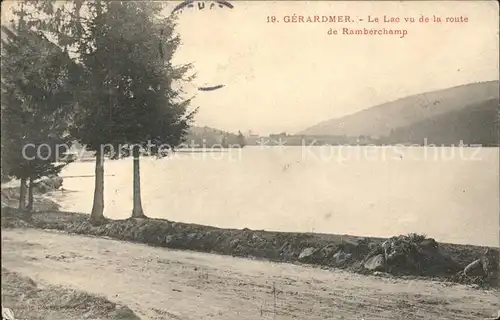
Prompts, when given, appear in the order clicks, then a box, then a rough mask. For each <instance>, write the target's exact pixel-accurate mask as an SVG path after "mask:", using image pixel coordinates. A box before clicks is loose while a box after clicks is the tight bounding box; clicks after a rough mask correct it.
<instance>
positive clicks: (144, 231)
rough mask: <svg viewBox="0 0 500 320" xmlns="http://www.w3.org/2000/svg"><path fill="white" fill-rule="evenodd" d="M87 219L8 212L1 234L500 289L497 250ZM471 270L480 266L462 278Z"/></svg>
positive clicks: (407, 239)
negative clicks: (51, 233) (18, 231)
mask: <svg viewBox="0 0 500 320" xmlns="http://www.w3.org/2000/svg"><path fill="white" fill-rule="evenodd" d="M87 219H88V215H86V214H81V213H70V212H36V213H34V214H33V215H32V217H31V219H29V220H28V219H24V218H23V217H22V215H21V214H19V212H17V210H15V209H11V208H4V209H3V210H2V228H38V229H49V230H59V231H64V232H68V233H74V234H82V235H91V236H98V237H109V238H112V239H117V240H123V241H131V242H138V243H144V244H148V245H152V246H158V247H166V248H171V249H180V250H192V251H199V252H208V253H216V254H222V255H232V256H237V257H245V258H257V259H265V260H270V261H274V262H287V263H304V264H310V265H316V266H321V267H324V268H338V269H345V270H349V271H353V272H356V273H362V274H374V275H380V276H396V277H405V276H410V277H424V278H433V279H438V280H440V281H449V282H456V283H462V284H476V285H481V286H485V287H488V286H489V287H491V286H493V287H496V286H498V280H497V279H498V267H499V263H498V255H499V251H498V248H486V247H478V246H471V245H458V244H447V243H437V242H436V241H434V239H431V238H426V237H425V236H421V235H416V234H409V235H401V236H397V237H392V238H390V239H382V238H372V237H358V236H350V235H334V234H315V233H292V232H271V231H261V230H249V229H242V230H238V229H221V228H215V227H210V226H203V225H195V224H187V223H178V222H172V221H168V220H163V219H127V220H107V221H106V222H105V223H103V224H102V225H99V226H94V225H91V224H90V223H89V222H88V220H87ZM478 261H479V262H478ZM471 262H475V264H474V265H473V266H472V267H470V268H469V269H468V270H467V274H464V269H466V268H467V267H468V266H469V265H471Z"/></svg>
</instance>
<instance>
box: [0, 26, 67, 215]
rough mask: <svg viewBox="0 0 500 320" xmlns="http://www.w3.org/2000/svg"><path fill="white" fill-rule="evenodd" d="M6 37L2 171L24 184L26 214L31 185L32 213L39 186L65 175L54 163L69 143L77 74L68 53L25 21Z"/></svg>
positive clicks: (22, 206)
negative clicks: (45, 179)
mask: <svg viewBox="0 0 500 320" xmlns="http://www.w3.org/2000/svg"><path fill="white" fill-rule="evenodd" d="M2 33H3V35H4V37H3V39H2V167H3V168H2V169H3V170H4V172H5V174H6V175H11V176H14V177H16V178H18V179H20V181H21V185H20V201H19V209H21V210H24V209H26V187H27V186H26V183H27V181H29V182H30V192H29V198H30V199H29V200H30V201H29V206H28V209H32V203H33V198H32V194H33V185H34V181H35V180H36V179H38V178H40V177H43V176H46V175H51V174H57V173H58V172H59V171H60V169H61V166H60V165H55V164H54V162H55V161H56V160H58V159H57V158H58V156H59V155H60V151H61V150H60V149H58V146H59V145H65V144H66V143H67V140H66V136H65V131H66V129H67V121H66V120H67V116H68V114H69V113H70V110H71V101H72V94H71V91H70V90H68V89H69V85H68V84H69V82H71V81H72V76H71V75H72V72H73V71H74V70H72V68H71V64H69V63H68V62H69V61H70V59H69V57H68V55H67V53H66V52H63V51H62V50H61V49H60V48H59V47H57V46H55V45H54V44H52V43H51V42H50V41H48V39H47V38H46V37H45V36H44V35H43V34H41V33H38V32H35V31H32V30H29V29H28V28H27V27H26V25H25V24H24V23H23V21H22V20H21V21H20V22H19V23H18V24H17V25H12V26H11V27H10V28H9V27H6V26H3V27H2ZM4 166H5V167H4Z"/></svg>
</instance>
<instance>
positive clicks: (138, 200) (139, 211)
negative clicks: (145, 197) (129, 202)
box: [132, 146, 146, 218]
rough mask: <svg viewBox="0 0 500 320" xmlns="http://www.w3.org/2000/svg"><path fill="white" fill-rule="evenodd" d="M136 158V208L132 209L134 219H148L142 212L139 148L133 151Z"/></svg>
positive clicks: (134, 189)
mask: <svg viewBox="0 0 500 320" xmlns="http://www.w3.org/2000/svg"><path fill="white" fill-rule="evenodd" d="M132 154H133V157H134V183H133V185H134V186H133V194H134V208H133V209H132V218H146V215H144V211H143V210H142V201H141V169H140V167H139V146H134V148H133V151H132Z"/></svg>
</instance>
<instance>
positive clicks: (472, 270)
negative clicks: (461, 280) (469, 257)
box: [464, 259, 483, 277]
mask: <svg viewBox="0 0 500 320" xmlns="http://www.w3.org/2000/svg"><path fill="white" fill-rule="evenodd" d="M482 267H483V265H482V263H481V259H477V260H474V261H472V262H471V263H469V265H467V267H465V269H464V274H465V275H466V276H468V277H470V276H473V275H476V274H477V273H478V272H479V273H482V271H483V270H482ZM481 275H482V274H481Z"/></svg>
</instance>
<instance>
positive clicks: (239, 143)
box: [238, 131, 246, 148]
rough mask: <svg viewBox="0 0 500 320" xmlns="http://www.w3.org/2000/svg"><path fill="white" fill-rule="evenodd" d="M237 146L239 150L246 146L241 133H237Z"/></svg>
mask: <svg viewBox="0 0 500 320" xmlns="http://www.w3.org/2000/svg"><path fill="white" fill-rule="evenodd" d="M238 145H239V146H240V148H243V147H244V146H246V141H245V137H244V136H243V133H241V131H238Z"/></svg>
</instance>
